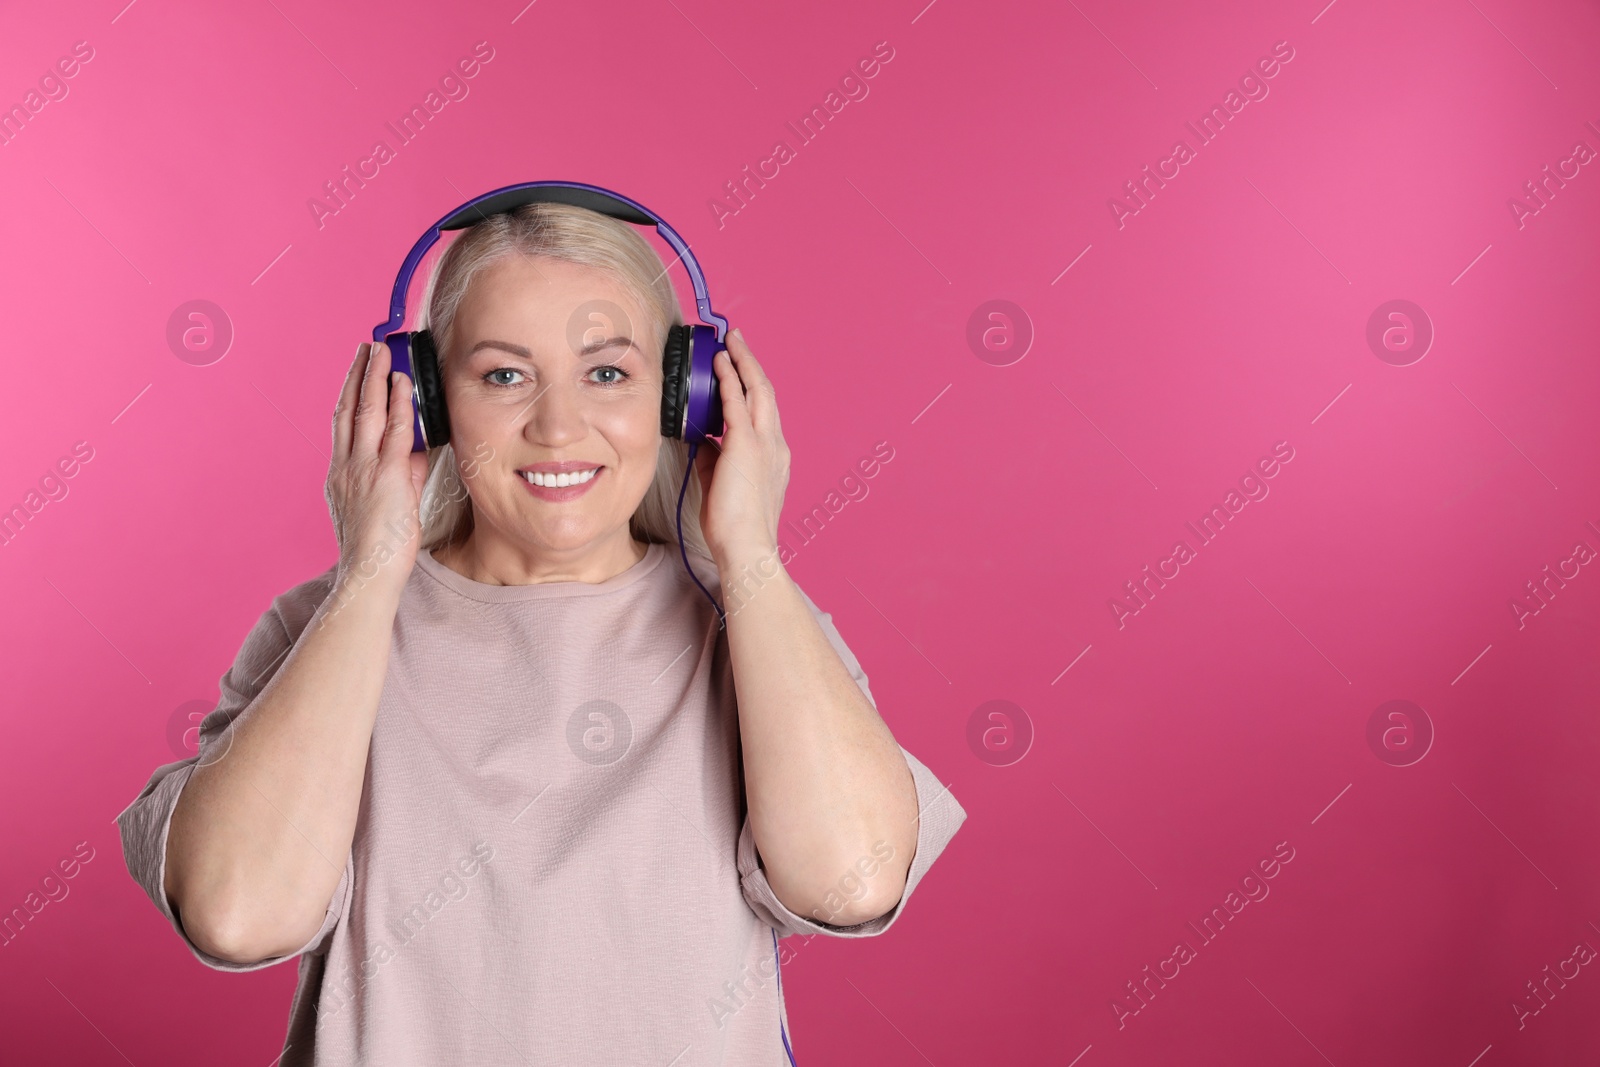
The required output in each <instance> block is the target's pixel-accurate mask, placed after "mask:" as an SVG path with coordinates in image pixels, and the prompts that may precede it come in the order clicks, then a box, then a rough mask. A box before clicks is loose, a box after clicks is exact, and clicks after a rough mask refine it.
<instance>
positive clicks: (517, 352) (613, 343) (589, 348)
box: [467, 335, 644, 363]
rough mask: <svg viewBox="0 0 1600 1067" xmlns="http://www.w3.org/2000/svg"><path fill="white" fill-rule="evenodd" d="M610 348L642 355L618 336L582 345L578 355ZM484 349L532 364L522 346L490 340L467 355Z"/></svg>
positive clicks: (633, 344) (627, 341)
mask: <svg viewBox="0 0 1600 1067" xmlns="http://www.w3.org/2000/svg"><path fill="white" fill-rule="evenodd" d="M611 347H621V348H631V349H633V350H634V351H635V352H638V353H639V354H640V355H641V356H642V355H644V351H643V349H641V348H640V347H639V346H638V345H637V344H635V343H634V340H633V338H631V337H624V336H620V335H619V336H617V337H607V338H605V339H603V340H600V341H595V342H593V343H591V344H587V345H584V346H583V350H582V351H580V352H579V353H578V355H580V356H590V355H593V354H594V353H596V352H599V351H601V350H602V349H605V348H611ZM485 348H498V349H500V350H501V351H503V352H509V353H511V354H512V355H513V356H517V357H518V358H520V359H525V360H527V361H528V362H530V363H531V362H533V353H532V352H530V351H528V349H527V348H525V347H523V346H522V345H518V344H512V343H511V342H510V341H495V340H492V339H490V340H483V341H479V342H478V343H477V344H475V345H473V346H472V349H471V351H469V352H468V353H467V355H469V356H470V355H473V354H475V353H477V352H479V351H480V350H482V349H485Z"/></svg>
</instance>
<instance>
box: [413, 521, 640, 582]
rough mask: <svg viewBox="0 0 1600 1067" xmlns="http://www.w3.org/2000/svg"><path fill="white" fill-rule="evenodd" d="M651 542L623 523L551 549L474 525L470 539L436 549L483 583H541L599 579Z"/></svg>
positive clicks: (629, 562)
mask: <svg viewBox="0 0 1600 1067" xmlns="http://www.w3.org/2000/svg"><path fill="white" fill-rule="evenodd" d="M649 549H650V546H649V545H648V544H647V543H645V542H643V541H636V540H634V538H633V535H632V533H631V532H630V531H629V530H628V529H627V528H626V527H624V528H623V529H621V530H619V531H617V532H616V533H614V534H612V535H610V536H608V537H606V538H604V539H601V540H598V541H591V542H589V543H588V544H585V545H580V546H578V547H576V548H568V549H552V548H550V547H548V546H546V545H531V544H528V543H527V542H525V541H516V542H513V541H510V540H508V539H506V538H502V537H499V536H497V535H494V534H493V533H490V534H485V532H484V531H483V530H482V529H481V528H474V529H473V531H472V533H470V534H468V535H467V538H466V540H464V541H461V542H458V543H456V544H453V545H443V546H440V547H439V548H435V549H434V550H433V558H434V559H435V560H437V561H438V562H439V563H442V564H443V565H444V566H446V567H449V568H450V569H451V570H453V571H455V572H456V573H457V574H459V575H461V576H462V577H464V578H470V579H472V580H473V581H475V582H482V583H483V584H484V585H538V584H540V583H542V582H587V583H589V584H591V585H596V584H599V583H600V582H604V581H607V580H608V579H611V578H615V577H616V576H617V575H619V574H621V573H622V572H623V571H626V570H627V569H628V568H630V567H632V566H634V565H635V564H637V563H639V562H640V561H641V560H643V559H644V557H645V553H646V552H648V551H649Z"/></svg>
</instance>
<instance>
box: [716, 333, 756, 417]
mask: <svg viewBox="0 0 1600 1067" xmlns="http://www.w3.org/2000/svg"><path fill="white" fill-rule="evenodd" d="M711 365H712V368H713V369H714V370H715V371H716V374H717V386H718V390H719V392H721V394H722V421H723V422H725V423H727V425H728V429H730V430H731V429H732V428H733V427H734V426H750V405H749V403H748V401H747V399H746V397H745V395H744V384H743V383H742V382H740V381H739V372H738V371H736V370H734V367H733V360H732V358H731V357H730V356H729V355H728V353H727V352H726V351H723V352H718V353H717V354H716V357H715V358H714V359H713V360H712V364H711ZM724 432H726V431H724Z"/></svg>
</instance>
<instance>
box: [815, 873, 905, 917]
mask: <svg viewBox="0 0 1600 1067" xmlns="http://www.w3.org/2000/svg"><path fill="white" fill-rule="evenodd" d="M884 881H886V882H887V881H888V879H884ZM905 888H906V883H905V879H903V878H902V879H900V880H899V881H898V882H897V883H896V884H894V885H892V886H884V887H882V888H878V887H874V891H873V892H871V893H867V894H865V895H864V896H862V897H861V898H860V899H859V900H849V901H846V902H844V904H843V905H841V906H840V907H838V908H836V909H834V910H833V911H832V912H831V914H829V915H828V917H827V918H825V919H823V922H826V923H828V924H829V925H830V926H860V925H861V924H862V923H869V922H872V921H873V920H874V919H881V918H883V917H884V916H885V915H887V914H889V913H890V912H891V911H893V910H894V909H895V908H896V907H898V906H899V904H900V900H901V898H902V897H903V896H904V895H905Z"/></svg>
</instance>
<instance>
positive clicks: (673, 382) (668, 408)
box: [661, 326, 690, 437]
mask: <svg viewBox="0 0 1600 1067" xmlns="http://www.w3.org/2000/svg"><path fill="white" fill-rule="evenodd" d="M689 338H690V327H688V326H673V327H671V328H670V329H668V330H667V346H666V349H665V350H664V351H663V352H662V353H661V371H662V374H661V436H662V437H681V436H682V433H681V432H680V431H681V430H682V429H683V410H684V409H683V406H684V404H686V403H687V402H688V399H689V398H688V386H689V351H690V348H689Z"/></svg>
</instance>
